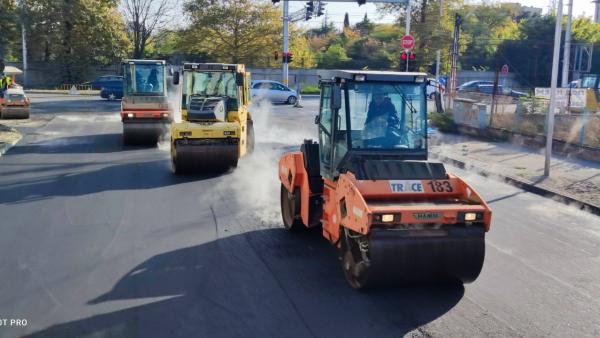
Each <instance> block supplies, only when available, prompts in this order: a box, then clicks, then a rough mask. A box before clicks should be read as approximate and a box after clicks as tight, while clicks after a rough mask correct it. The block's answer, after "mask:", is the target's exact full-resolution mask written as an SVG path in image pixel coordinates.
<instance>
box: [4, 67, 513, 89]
mask: <svg viewBox="0 0 600 338" xmlns="http://www.w3.org/2000/svg"><path fill="white" fill-rule="evenodd" d="M8 64H9V65H11V66H15V67H18V68H20V69H23V65H22V64H20V63H8ZM28 66H29V67H28V71H27V74H26V75H22V76H19V77H17V81H18V82H19V83H21V84H24V85H25V86H26V87H27V88H54V87H57V86H60V85H62V84H65V83H64V82H63V66H62V65H59V64H54V63H45V62H32V63H29V65H28ZM249 70H250V72H251V73H252V79H254V80H276V81H281V73H282V70H281V68H249ZM320 71H322V70H320V69H297V68H291V69H290V72H289V74H290V76H289V85H290V86H292V87H295V86H296V84H297V83H300V84H302V85H303V86H307V85H311V86H316V85H318V83H319V76H318V74H319V72H320ZM120 72H121V65H120V64H114V65H109V66H98V67H95V68H94V67H92V68H90V69H89V70H88V71H87V72H86V74H84V75H83V78H84V79H85V81H81V82H86V81H92V80H94V79H95V78H96V77H98V76H101V75H111V74H120ZM25 76H26V78H25ZM494 77H495V73H494V72H475V71H468V70H466V71H465V70H462V71H459V72H458V83H459V84H462V83H465V82H467V81H471V80H489V81H494ZM503 79H504V77H501V78H500V83H501V84H502V80H503ZM505 85H506V86H509V87H517V88H518V87H519V84H518V83H517V82H516V81H515V80H514V75H513V74H509V75H508V76H507V77H506V79H505Z"/></svg>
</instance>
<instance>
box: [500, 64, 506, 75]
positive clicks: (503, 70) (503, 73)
mask: <svg viewBox="0 0 600 338" xmlns="http://www.w3.org/2000/svg"><path fill="white" fill-rule="evenodd" d="M500 73H502V75H508V65H504V66H502V69H500Z"/></svg>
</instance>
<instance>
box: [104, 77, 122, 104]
mask: <svg viewBox="0 0 600 338" xmlns="http://www.w3.org/2000/svg"><path fill="white" fill-rule="evenodd" d="M100 97H101V98H103V99H107V100H109V101H111V100H120V99H122V98H123V81H122V80H120V81H107V82H104V84H103V85H102V87H101V88H100Z"/></svg>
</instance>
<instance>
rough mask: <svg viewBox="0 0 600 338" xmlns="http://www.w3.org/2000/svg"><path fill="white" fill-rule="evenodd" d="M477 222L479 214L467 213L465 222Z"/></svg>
mask: <svg viewBox="0 0 600 338" xmlns="http://www.w3.org/2000/svg"><path fill="white" fill-rule="evenodd" d="M476 220H477V214H476V213H474V212H467V213H465V222H473V221H476Z"/></svg>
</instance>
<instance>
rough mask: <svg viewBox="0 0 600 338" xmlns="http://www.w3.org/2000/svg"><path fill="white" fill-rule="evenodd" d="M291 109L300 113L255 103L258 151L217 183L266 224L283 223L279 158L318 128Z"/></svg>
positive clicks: (277, 225)
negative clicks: (296, 115) (294, 115)
mask: <svg viewBox="0 0 600 338" xmlns="http://www.w3.org/2000/svg"><path fill="white" fill-rule="evenodd" d="M287 111H291V112H292V114H297V111H296V110H295V109H291V108H286V109H285V112H284V110H280V109H278V107H277V106H273V105H271V104H270V103H268V102H264V101H263V102H261V103H256V104H253V106H252V107H251V109H250V114H251V115H252V118H253V121H254V132H255V135H256V136H255V138H256V146H255V150H254V153H252V154H249V155H247V156H245V157H243V158H241V159H240V161H239V164H238V167H237V168H236V169H235V170H234V171H233V172H231V173H230V174H229V175H228V176H227V177H224V178H223V179H222V180H219V184H218V185H217V186H216V187H215V189H216V191H217V193H218V194H223V195H224V196H226V195H225V194H230V195H229V196H233V198H234V199H235V201H236V203H235V204H236V205H238V206H239V208H243V209H244V210H248V212H249V213H250V215H249V216H251V217H252V218H255V219H258V220H259V222H260V223H261V224H260V225H261V226H262V227H264V226H269V227H279V226H281V213H280V206H279V203H280V201H279V193H280V182H279V176H278V162H279V158H280V157H281V155H282V154H284V153H285V152H288V151H294V150H298V149H299V148H300V144H301V143H302V142H303V140H304V139H305V138H310V137H312V136H313V134H315V130H316V128H315V126H314V125H313V124H304V123H298V121H299V120H298V118H294V117H293V116H289V115H288V116H286V115H285V114H289V113H287ZM310 119H311V117H308V118H307V121H309V120H310ZM224 193H225V194H224Z"/></svg>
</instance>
